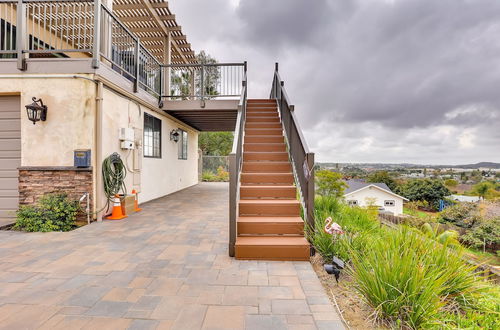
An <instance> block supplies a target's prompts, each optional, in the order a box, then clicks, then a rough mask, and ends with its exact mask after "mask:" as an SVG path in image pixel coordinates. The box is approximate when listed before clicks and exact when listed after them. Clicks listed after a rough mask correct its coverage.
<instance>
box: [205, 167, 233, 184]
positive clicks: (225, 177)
mask: <svg viewBox="0 0 500 330" xmlns="http://www.w3.org/2000/svg"><path fill="white" fill-rule="evenodd" d="M201 181H204V182H227V181H229V172H228V171H226V170H225V169H224V167H222V166H219V167H218V168H217V173H213V172H211V171H203V173H202V174H201Z"/></svg>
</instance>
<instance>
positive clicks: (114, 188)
mask: <svg viewBox="0 0 500 330" xmlns="http://www.w3.org/2000/svg"><path fill="white" fill-rule="evenodd" d="M126 176H127V170H126V168H125V164H124V163H123V161H122V159H121V158H120V155H119V154H118V153H116V152H114V153H113V154H111V156H108V157H107V158H106V159H104V161H103V162H102V179H103V185H104V195H105V196H106V199H107V201H106V206H105V209H108V207H109V205H110V203H112V202H113V198H114V197H115V195H117V194H119V193H120V191H121V192H122V193H123V195H126V194H127V187H126V186H125V177H126Z"/></svg>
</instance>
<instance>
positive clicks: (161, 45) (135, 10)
mask: <svg viewBox="0 0 500 330" xmlns="http://www.w3.org/2000/svg"><path fill="white" fill-rule="evenodd" d="M112 9H113V13H114V14H115V15H116V16H117V17H118V18H119V19H120V21H122V22H123V24H125V25H126V26H127V28H128V29H129V30H130V31H131V32H133V33H134V34H135V35H137V36H138V37H139V38H140V40H141V43H142V44H143V45H144V46H145V47H146V48H147V49H148V50H149V51H150V52H151V54H153V55H154V56H155V57H156V58H157V59H158V60H159V61H160V62H162V63H164V64H189V63H196V62H197V61H196V56H195V52H194V51H193V50H192V49H191V44H190V43H188V42H187V37H186V36H185V35H184V34H182V29H181V26H180V25H178V24H177V22H176V20H175V15H173V14H172V12H171V11H170V9H169V7H168V2H166V1H164V0H114V1H113V7H112Z"/></svg>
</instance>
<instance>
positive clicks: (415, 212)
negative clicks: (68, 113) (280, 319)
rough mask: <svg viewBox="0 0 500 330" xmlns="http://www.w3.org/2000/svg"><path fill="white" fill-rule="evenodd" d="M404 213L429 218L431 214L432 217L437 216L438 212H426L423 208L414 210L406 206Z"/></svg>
mask: <svg viewBox="0 0 500 330" xmlns="http://www.w3.org/2000/svg"><path fill="white" fill-rule="evenodd" d="M403 214H407V215H411V216H414V217H418V218H421V219H427V218H428V217H429V216H430V217H432V218H436V217H437V215H438V213H437V212H425V211H421V210H412V209H409V208H406V207H404V208H403Z"/></svg>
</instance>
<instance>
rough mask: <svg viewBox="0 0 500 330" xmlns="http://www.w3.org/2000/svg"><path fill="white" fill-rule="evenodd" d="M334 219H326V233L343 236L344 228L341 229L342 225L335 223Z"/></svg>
mask: <svg viewBox="0 0 500 330" xmlns="http://www.w3.org/2000/svg"><path fill="white" fill-rule="evenodd" d="M332 222H333V220H332V218H331V217H328V218H327V219H326V224H325V232H326V233H328V234H330V235H333V234H338V235H340V234H343V233H344V231H343V230H342V227H340V225H339V224H338V223H336V222H333V223H332Z"/></svg>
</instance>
